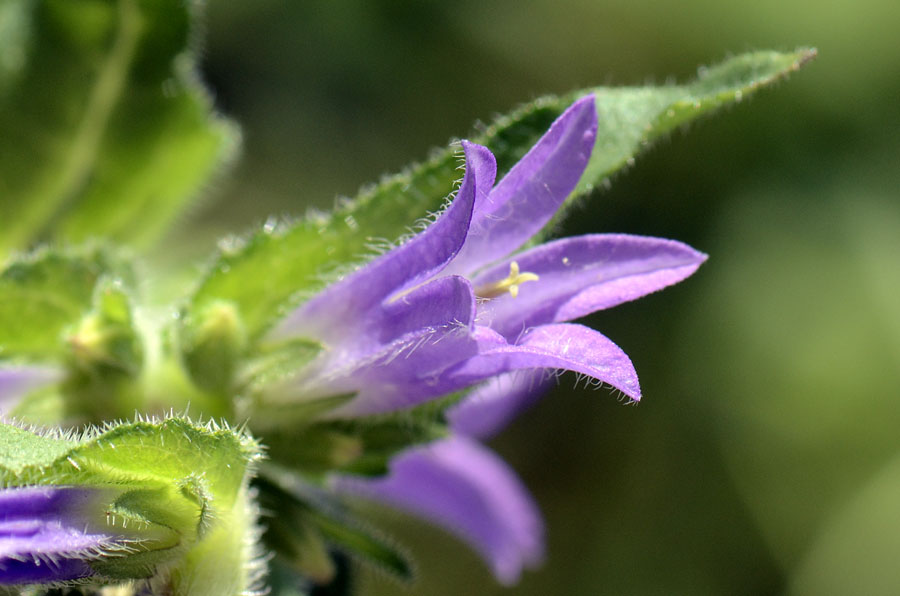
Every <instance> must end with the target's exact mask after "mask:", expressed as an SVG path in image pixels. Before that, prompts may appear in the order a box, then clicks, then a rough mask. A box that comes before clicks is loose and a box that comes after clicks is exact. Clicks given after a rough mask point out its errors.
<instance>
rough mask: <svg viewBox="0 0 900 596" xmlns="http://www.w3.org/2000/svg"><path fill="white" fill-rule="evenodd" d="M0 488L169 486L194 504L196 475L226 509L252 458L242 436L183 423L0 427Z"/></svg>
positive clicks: (252, 448)
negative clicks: (63, 430) (59, 432)
mask: <svg viewBox="0 0 900 596" xmlns="http://www.w3.org/2000/svg"><path fill="white" fill-rule="evenodd" d="M0 446H2V447H4V448H3V449H0V486H25V485H71V486H94V485H101V486H102V485H121V486H127V487H131V488H141V487H148V486H149V487H154V486H160V485H164V486H173V487H175V488H177V489H178V490H179V491H181V492H183V493H185V494H191V495H194V496H195V497H197V498H198V499H200V497H198V495H201V493H202V492H203V490H205V489H201V488H198V485H197V482H196V479H197V478H199V477H200V476H201V475H202V484H203V486H206V487H208V490H209V493H210V496H211V497H214V498H215V500H216V507H223V508H225V507H228V506H230V505H231V504H232V503H233V502H234V500H235V498H236V495H237V493H238V492H239V489H240V487H241V485H242V483H243V482H244V478H245V476H246V475H247V473H248V468H249V467H250V466H251V464H252V463H253V462H254V461H255V460H256V459H257V458H258V457H259V446H258V445H257V444H256V443H255V442H254V441H253V440H252V439H250V438H249V437H247V436H246V435H244V434H242V433H241V432H238V431H235V430H232V429H230V428H218V427H216V426H214V425H209V426H198V425H195V424H193V423H192V422H190V421H188V420H186V419H183V418H169V419H166V420H163V421H155V420H151V421H138V422H133V423H123V424H117V425H111V426H109V427H108V428H106V429H105V430H103V431H102V432H98V431H96V430H94V431H88V432H86V433H85V434H84V436H81V437H66V436H56V435H52V434H39V433H33V432H30V431H27V430H23V429H21V428H18V427H16V426H12V425H9V424H0Z"/></svg>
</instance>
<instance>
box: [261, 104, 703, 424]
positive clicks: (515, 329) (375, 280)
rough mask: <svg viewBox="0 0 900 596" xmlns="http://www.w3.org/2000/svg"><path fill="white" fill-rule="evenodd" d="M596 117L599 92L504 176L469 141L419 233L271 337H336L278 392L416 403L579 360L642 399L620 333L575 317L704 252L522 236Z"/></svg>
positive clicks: (576, 165)
mask: <svg viewBox="0 0 900 596" xmlns="http://www.w3.org/2000/svg"><path fill="white" fill-rule="evenodd" d="M596 129H597V114H596V110H595V107H594V99H593V97H586V98H584V99H581V100H579V101H577V102H575V103H574V104H573V105H572V106H571V107H570V108H569V109H568V110H566V112H565V113H564V114H562V116H560V118H559V119H558V120H557V121H556V122H555V123H554V124H553V125H552V126H551V128H550V130H549V131H548V132H547V133H546V134H545V135H544V136H543V137H542V138H541V139H540V140H539V141H538V142H537V143H536V144H535V146H534V147H533V148H532V149H531V150H530V151H529V152H528V154H527V155H526V156H525V157H524V158H523V159H522V160H521V161H520V162H519V163H518V164H516V165H515V166H514V167H513V168H512V169H511V170H510V172H509V173H508V174H507V175H506V176H505V177H504V178H503V179H502V180H501V181H500V182H499V183H498V184H497V185H496V187H495V186H494V178H495V175H496V162H495V160H494V157H493V155H492V154H491V153H490V151H488V150H487V149H486V148H485V147H482V146H480V145H476V144H473V143H469V142H466V141H463V143H462V146H463V151H464V153H465V157H466V172H465V176H464V178H463V181H462V184H461V186H460V189H459V192H458V193H457V196H456V198H455V200H454V201H453V202H452V203H451V204H450V205H449V207H448V208H447V209H446V210H445V211H444V212H443V213H442V214H441V216H440V217H439V218H438V219H437V220H436V221H435V222H434V223H433V224H432V225H430V226H429V227H428V228H427V229H425V230H424V231H423V232H421V233H420V234H418V235H416V236H414V237H413V238H412V239H411V240H409V241H407V242H406V243H404V244H402V245H400V246H399V247H397V248H395V249H394V250H392V251H390V252H388V253H387V254H385V255H383V256H382V257H380V258H378V259H376V260H374V261H373V262H371V263H369V264H368V265H366V266H364V267H362V268H360V269H359V270H357V271H356V272H354V273H352V274H350V275H348V276H347V277H345V278H344V279H342V280H340V281H338V282H337V283H335V284H333V285H332V286H330V287H328V288H327V289H326V290H324V291H323V292H322V293H320V294H319V295H317V296H315V297H313V298H312V299H310V300H309V301H308V302H306V303H305V304H303V305H302V306H300V307H299V308H297V309H296V310H295V311H293V312H292V313H291V314H290V315H288V316H287V317H286V318H285V320H283V321H282V323H281V324H280V325H279V326H278V327H277V328H276V329H275V330H274V331H273V332H272V334H271V337H273V338H278V339H285V338H290V337H297V336H299V337H305V338H310V339H314V340H316V341H318V342H320V343H321V345H322V346H323V347H324V349H323V350H322V352H321V354H320V355H319V356H318V357H317V358H316V359H315V360H314V361H313V362H311V363H310V364H309V365H307V366H306V367H305V368H304V370H302V371H301V372H300V373H299V374H298V375H297V376H296V377H294V378H292V379H290V380H289V381H287V382H286V383H285V384H284V385H282V386H280V387H277V388H271V389H270V391H269V393H268V398H269V399H270V400H271V401H279V400H285V401H294V400H312V399H316V398H321V397H327V396H330V395H339V394H354V395H355V397H354V398H353V400H352V401H350V402H349V403H347V404H345V405H344V406H342V407H340V408H338V409H336V410H334V411H332V412H331V415H332V416H361V415H368V414H374V413H379V412H386V411H392V410H397V409H402V408H406V407H409V406H413V405H416V404H418V403H421V402H423V401H427V400H429V399H432V398H434V397H436V396H440V395H444V394H447V393H450V392H453V391H457V390H460V389H463V388H465V387H468V386H472V385H476V384H478V383H480V382H482V381H484V380H486V379H490V378H492V377H497V376H499V375H502V374H504V373H509V372H511V371H519V370H532V369H565V370H572V371H576V372H577V373H580V374H583V375H586V376H588V377H591V378H593V379H596V380H598V381H600V382H603V383H607V384H609V385H611V386H612V387H615V388H616V389H618V390H619V391H621V392H622V393H623V394H625V395H626V396H628V397H629V398H631V399H635V400H637V399H640V386H639V384H638V379H637V375H636V373H635V371H634V368H633V366H632V364H631V361H630V360H629V359H628V356H626V355H625V353H624V352H622V350H621V349H619V348H618V346H616V345H615V344H614V343H612V342H611V341H610V340H609V339H607V338H606V337H604V336H603V335H601V334H600V333H598V332H597V331H594V330H592V329H589V328H587V327H584V326H581V325H576V324H570V323H566V321H570V320H572V319H576V318H579V317H582V316H584V315H586V314H589V313H591V312H594V311H596V310H600V309H603V308H608V307H610V306H614V305H616V304H620V303H622V302H626V301H628V300H633V299H635V298H638V297H640V296H643V295H645V294H648V293H650V292H654V291H656V290H659V289H661V288H664V287H666V286H668V285H671V284H673V283H676V282H678V281H680V280H682V279H684V278H685V277H687V276H688V275H690V274H691V273H693V272H694V271H695V270H696V269H697V267H698V266H699V265H700V263H702V262H703V260H704V259H705V258H706V257H705V255H703V254H702V253H699V252H697V251H695V250H693V249H692V248H690V247H688V246H686V245H684V244H681V243H678V242H674V241H670V240H661V239H656V238H646V237H638V236H625V235H589V236H581V237H576V238H566V239H562V240H557V241H554V242H550V243H547V244H543V245H540V246H537V247H535V248H530V249H527V250H524V251H522V252H518V253H516V251H518V250H520V249H521V248H522V246H523V245H525V243H527V242H528V240H529V239H530V238H531V237H532V236H534V235H535V234H536V233H537V232H538V231H540V230H541V229H542V228H543V227H544V225H545V224H546V223H547V222H548V221H549V220H550V218H551V217H552V216H553V215H554V213H555V212H556V210H557V209H558V208H559V207H560V205H562V203H563V202H564V201H565V199H566V198H567V197H568V195H569V194H570V193H571V192H572V190H573V189H574V188H575V186H576V184H577V183H578V180H579V179H580V177H581V174H582V172H583V171H584V168H585V167H586V165H587V163H588V159H589V158H590V154H591V150H592V149H593V146H594V137H595V134H596Z"/></svg>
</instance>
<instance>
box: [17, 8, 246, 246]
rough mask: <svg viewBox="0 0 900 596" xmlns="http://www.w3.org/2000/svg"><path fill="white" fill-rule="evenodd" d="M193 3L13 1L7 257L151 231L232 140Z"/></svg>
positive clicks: (131, 238)
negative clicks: (218, 110)
mask: <svg viewBox="0 0 900 596" xmlns="http://www.w3.org/2000/svg"><path fill="white" fill-rule="evenodd" d="M192 6H193V3H191V2H185V1H184V0H83V1H80V2H77V3H73V2H69V1H68V0H10V1H9V2H7V3H6V4H5V5H4V6H3V8H2V12H0V33H2V32H3V31H6V30H15V31H17V34H16V35H14V36H9V37H5V38H4V39H3V41H2V42H0V44H2V46H0V48H2V49H3V51H4V54H5V55H9V56H14V57H16V59H15V60H12V64H11V65H10V64H9V63H8V61H0V62H3V63H4V67H0V131H2V134H0V155H2V160H0V196H2V200H0V258H2V256H3V254H4V253H8V251H10V250H11V249H15V248H24V247H25V246H26V245H27V244H28V243H29V242H33V241H34V240H35V239H37V238H41V237H44V238H46V237H50V238H64V239H68V240H72V241H80V240H83V239H85V238H89V237H93V236H105V237H107V238H113V239H116V240H118V241H121V242H125V243H133V244H136V245H146V244H147V243H148V242H150V241H152V240H153V239H155V238H156V237H157V236H158V235H159V234H160V233H161V232H162V231H164V229H165V227H166V225H167V224H169V223H170V222H171V220H172V219H173V217H174V216H175V215H177V213H178V212H179V210H180V209H182V208H183V207H184V206H185V203H186V202H187V201H188V200H190V199H193V198H194V197H195V196H196V195H197V194H198V191H199V190H200V189H201V187H202V185H203V184H205V183H206V181H207V180H208V179H209V176H210V174H211V173H212V172H213V171H214V170H215V169H216V168H217V167H218V166H219V164H220V163H221V162H222V160H223V158H225V157H227V156H228V155H230V154H231V153H233V150H234V148H235V146H236V139H237V135H236V131H235V128H234V126H232V125H231V124H229V123H227V122H225V121H223V120H221V119H219V118H215V117H213V116H211V115H210V104H211V102H210V100H209V98H208V97H207V95H206V93H205V91H204V90H203V88H202V86H201V85H200V84H199V82H198V80H197V76H196V74H195V60H194V54H193V53H192V52H191V51H189V50H188V49H187V48H188V47H189V46H190V45H192V43H193V42H192V12H193V8H192Z"/></svg>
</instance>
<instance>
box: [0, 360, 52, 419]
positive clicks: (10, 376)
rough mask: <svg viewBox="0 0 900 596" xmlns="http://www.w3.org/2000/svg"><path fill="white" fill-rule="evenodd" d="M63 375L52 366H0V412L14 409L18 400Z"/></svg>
mask: <svg viewBox="0 0 900 596" xmlns="http://www.w3.org/2000/svg"><path fill="white" fill-rule="evenodd" d="M61 377H62V372H61V371H60V370H59V369H58V368H54V367H50V366H9V365H7V366H6V367H5V368H0V413H3V412H9V411H10V410H12V409H13V408H14V407H15V405H16V404H17V403H18V401H19V400H20V399H21V398H23V397H25V396H26V395H28V394H29V393H30V392H32V391H34V390H35V389H38V388H40V387H42V386H44V385H49V384H50V383H55V382H56V381H58V380H59V379H60V378H61Z"/></svg>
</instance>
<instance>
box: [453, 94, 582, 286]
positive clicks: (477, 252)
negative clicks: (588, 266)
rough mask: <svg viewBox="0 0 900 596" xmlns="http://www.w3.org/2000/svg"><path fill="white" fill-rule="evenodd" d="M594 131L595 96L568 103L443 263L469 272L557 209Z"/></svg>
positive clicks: (513, 245) (482, 204) (480, 207)
mask: <svg viewBox="0 0 900 596" xmlns="http://www.w3.org/2000/svg"><path fill="white" fill-rule="evenodd" d="M596 134H597V110H596V108H595V106H594V96H592V95H591V96H588V97H585V98H583V99H580V100H578V101H576V102H575V103H573V104H572V105H571V106H570V107H569V108H568V109H567V110H566V111H565V112H564V113H563V114H562V115H561V116H560V117H559V118H557V120H556V121H555V122H554V123H553V125H552V126H551V127H550V130H548V131H547V133H546V134H545V135H544V136H543V137H541V139H540V140H539V141H538V142H537V143H536V144H535V145H534V147H532V148H531V150H530V151H529V152H528V153H527V154H526V155H525V157H523V158H522V160H521V161H519V163H517V164H516V165H515V166H513V168H512V169H511V170H510V171H509V173H508V174H506V176H504V177H503V180H501V181H500V182H499V183H498V184H497V187H496V188H494V190H493V191H491V193H490V194H489V195H488V196H487V197H486V199H485V200H483V201H479V202H478V204H477V207H476V209H475V212H474V213H473V214H472V222H471V224H470V226H469V235H468V237H467V238H466V243H465V246H463V248H462V250H460V251H459V254H458V255H457V256H456V258H455V259H454V260H453V263H452V264H451V265H450V268H449V269H448V271H449V272H453V273H460V274H465V273H472V272H473V271H475V270H476V269H478V268H480V267H481V266H483V265H487V264H489V263H493V262H495V261H497V260H499V259H501V258H503V257H505V256H506V255H508V254H510V253H511V252H513V251H514V250H516V249H518V248H519V247H520V246H522V245H523V244H525V243H526V242H527V241H528V240H529V239H530V238H531V237H532V236H534V235H535V234H536V233H537V232H538V231H540V229H541V228H542V227H544V225H545V224H546V223H547V222H548V221H550V218H551V217H553V215H554V214H555V213H556V211H557V209H559V207H560V205H562V203H563V202H564V201H565V200H566V197H568V196H569V193H571V192H572V190H573V189H574V188H575V186H576V185H577V184H578V180H579V179H580V178H581V174H582V172H584V168H585V167H587V164H588V160H589V159H590V156H591V151H592V150H593V148H594V138H595V137H596Z"/></svg>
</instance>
